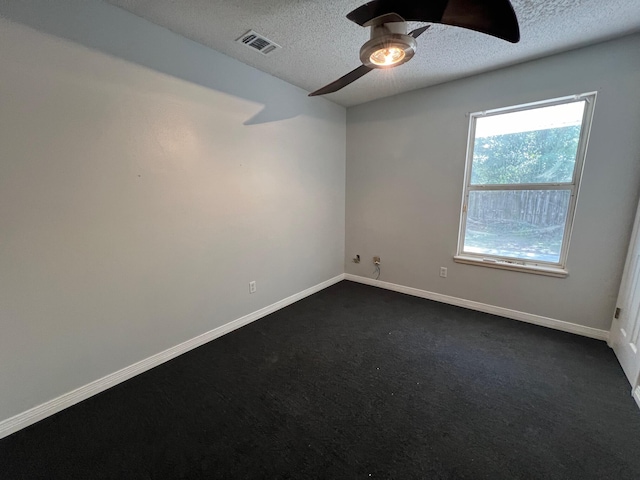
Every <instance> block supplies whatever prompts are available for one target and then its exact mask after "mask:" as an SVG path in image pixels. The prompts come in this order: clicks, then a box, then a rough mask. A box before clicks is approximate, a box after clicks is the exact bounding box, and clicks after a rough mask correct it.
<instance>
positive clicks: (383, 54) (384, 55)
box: [369, 47, 405, 67]
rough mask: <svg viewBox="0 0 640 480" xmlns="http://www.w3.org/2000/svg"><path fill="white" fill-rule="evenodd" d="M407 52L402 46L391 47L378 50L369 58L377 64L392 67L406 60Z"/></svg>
mask: <svg viewBox="0 0 640 480" xmlns="http://www.w3.org/2000/svg"><path fill="white" fill-rule="evenodd" d="M404 57H405V53H404V50H403V49H402V48H398V47H390V48H381V49H379V50H376V51H375V52H373V53H372V54H371V55H370V56H369V60H370V61H371V63H373V64H374V65H376V66H380V67H392V66H394V65H396V64H398V63H400V62H402V60H404Z"/></svg>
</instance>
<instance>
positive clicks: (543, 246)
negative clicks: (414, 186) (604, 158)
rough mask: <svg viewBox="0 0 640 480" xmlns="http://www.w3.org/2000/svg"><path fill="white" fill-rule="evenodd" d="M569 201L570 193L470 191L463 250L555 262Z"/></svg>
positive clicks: (568, 191) (550, 191)
mask: <svg viewBox="0 0 640 480" xmlns="http://www.w3.org/2000/svg"><path fill="white" fill-rule="evenodd" d="M570 199H571V191H570V190H503V191H495V190H492V191H477V190H473V191H471V192H469V203H468V206H467V230H466V232H465V238H464V249H463V251H465V252H468V253H476V254H485V255H492V256H493V255H495V256H500V257H509V258H517V259H521V260H531V261H543V262H552V263H558V262H559V261H560V250H561V248H562V238H563V236H564V227H565V222H566V219H567V211H568V209H569V200H570Z"/></svg>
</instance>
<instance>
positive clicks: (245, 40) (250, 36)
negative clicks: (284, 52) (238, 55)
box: [236, 30, 282, 55]
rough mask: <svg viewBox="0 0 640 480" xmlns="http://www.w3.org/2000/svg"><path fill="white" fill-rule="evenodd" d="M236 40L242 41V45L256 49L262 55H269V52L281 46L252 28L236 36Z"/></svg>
mask: <svg viewBox="0 0 640 480" xmlns="http://www.w3.org/2000/svg"><path fill="white" fill-rule="evenodd" d="M236 42H238V43H242V44H243V45H246V46H247V47H249V48H250V49H252V50H256V51H258V52H260V53H261V54H263V55H269V54H270V53H273V52H275V51H276V50H278V49H280V48H282V47H281V46H280V45H278V44H277V43H275V42H272V41H271V40H269V39H268V38H266V37H264V36H263V35H260V34H259V33H256V32H254V31H253V30H249V31H248V32H247V33H245V34H244V35H242V36H241V37H240V38H238V39H237V40H236Z"/></svg>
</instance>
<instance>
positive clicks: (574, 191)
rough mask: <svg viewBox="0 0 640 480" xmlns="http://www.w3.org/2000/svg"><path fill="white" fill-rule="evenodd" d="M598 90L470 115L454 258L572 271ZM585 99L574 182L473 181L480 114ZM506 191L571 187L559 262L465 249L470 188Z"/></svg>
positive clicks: (544, 272) (488, 264)
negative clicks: (578, 209) (571, 257)
mask: <svg viewBox="0 0 640 480" xmlns="http://www.w3.org/2000/svg"><path fill="white" fill-rule="evenodd" d="M596 96H597V92H589V93H582V94H579V95H571V96H567V97H561V98H554V99H551V100H543V101H540V102H532V103H526V104H523V105H516V106H513V107H503V108H496V109H493V110H486V111H483V112H476V113H472V114H470V115H469V117H470V118H469V136H468V139H467V158H466V166H465V174H464V188H463V194H462V209H461V213H460V229H459V232H458V248H457V253H456V255H455V256H454V257H453V258H454V261H455V262H458V263H466V264H471V265H482V266H485V267H491V268H501V269H506V270H515V271H520V272H527V273H535V274H540V275H549V276H554V277H566V276H568V275H569V272H568V270H567V257H568V254H569V244H570V242H571V234H572V232H573V220H574V218H575V212H576V206H577V203H578V194H579V192H580V183H581V179H582V172H583V170H584V160H585V157H586V155H587V147H588V145H589V137H590V135H591V123H592V120H593V111H594V107H595V103H596ZM581 101H584V102H585V108H584V114H583V118H582V127H581V130H580V140H579V142H578V151H577V153H576V163H575V167H574V169H573V178H572V180H571V182H566V183H540V184H538V183H535V184H534V183H522V184H506V185H505V184H496V185H472V184H471V169H472V166H473V153H474V152H473V149H474V145H475V137H476V121H477V119H478V118H483V117H488V116H493V115H501V114H505V113H513V112H520V111H523V110H532V109H536V108H541V107H550V106H554V105H563V104H567V103H574V102H581ZM491 190H494V191H505V190H569V191H570V192H571V198H570V200H569V207H568V211H567V218H566V221H565V230H564V236H563V240H562V246H561V250H560V260H559V261H558V262H557V263H554V262H545V261H540V260H536V261H531V260H524V259H514V258H512V257H502V256H497V255H486V254H480V253H477V254H476V253H470V252H465V251H464V238H465V232H466V226H467V205H468V204H469V192H472V191H491Z"/></svg>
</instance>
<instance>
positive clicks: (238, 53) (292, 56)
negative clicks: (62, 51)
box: [106, 0, 640, 106]
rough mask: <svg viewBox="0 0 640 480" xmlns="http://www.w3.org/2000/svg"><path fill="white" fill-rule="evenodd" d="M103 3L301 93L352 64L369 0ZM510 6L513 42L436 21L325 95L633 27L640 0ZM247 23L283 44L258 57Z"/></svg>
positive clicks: (384, 90) (336, 97)
mask: <svg viewBox="0 0 640 480" xmlns="http://www.w3.org/2000/svg"><path fill="white" fill-rule="evenodd" d="M106 1H108V2H109V3H112V4H114V5H117V6H120V7H122V8H124V9H126V10H129V11H130V12H133V13H134V14H136V15H138V16H140V17H143V18H145V19H147V20H149V21H151V22H153V23H156V24H158V25H162V26H164V27H166V28H168V29H170V30H172V31H174V32H176V33H178V34H180V35H182V36H184V37H187V38H190V39H192V40H195V41H196V42H199V43H202V44H204V45H207V46H209V47H211V48H213V49H215V50H218V51H219V52H222V53H225V54H227V55H229V56H231V57H234V58H236V59H238V60H240V61H241V62H243V63H246V64H248V65H251V66H253V67H256V68H258V69H259V70H262V71H264V72H267V73H270V74H272V75H274V76H276V77H279V78H281V79H283V80H285V81H287V82H289V83H292V84H293V85H297V86H299V87H301V88H303V89H304V90H307V91H313V90H316V89H318V88H320V87H322V86H324V85H325V84H327V83H329V82H332V81H333V80H336V79H337V78H338V77H341V76H342V75H344V74H345V73H347V72H349V71H350V70H352V69H354V68H355V67H357V66H359V65H360V61H359V58H358V55H359V50H360V46H361V45H362V44H363V43H364V42H365V41H366V40H368V38H369V37H368V29H365V28H362V27H360V26H358V25H356V24H355V23H352V22H351V21H349V20H347V18H346V17H345V15H346V14H347V13H349V12H350V11H351V10H353V9H354V8H356V7H358V6H360V5H361V4H363V3H366V0H226V1H225V0H106ZM512 4H513V6H514V9H515V11H516V14H517V16H518V19H519V22H520V31H521V36H522V39H521V41H520V43H518V44H515V45H514V44H511V43H507V42H504V41H502V40H498V39H495V38H493V37H489V36H487V35H482V34H480V33H476V32H471V31H468V30H464V29H460V28H455V27H445V26H442V25H434V26H433V27H432V28H431V29H430V30H428V31H427V32H426V33H425V34H424V35H422V36H421V37H420V39H419V40H418V52H417V54H416V56H415V57H414V58H413V59H412V60H411V61H410V62H409V63H407V64H405V65H402V66H400V67H397V68H395V69H392V70H387V71H374V72H371V73H370V74H369V75H367V76H365V77H363V78H361V79H360V80H358V81H357V82H355V83H353V84H352V85H350V86H348V87H346V88H344V89H343V90H341V91H339V92H337V93H333V94H331V95H328V96H327V98H329V99H330V100H332V101H334V102H336V103H339V104H341V105H344V106H351V105H357V104H359V103H364V102H367V101H370V100H374V99H376V98H381V97H386V96H389V95H394V94H396V93H400V92H406V91H409V90H414V89H416V88H421V87H426V86H429V85H435V84H438V83H442V82H446V81H449V80H453V79H456V78H461V77H465V76H469V75H473V74H475V73H479V72H483V71H487V70H492V69H495V68H499V67H502V66H506V65H512V64H515V63H520V62H523V61H526V60H530V59H533V58H538V57H542V56H545V55H549V54H552V53H557V52H561V51H565V50H570V49H572V48H576V47H579V46H583V45H588V44H591V43H596V42H599V41H602V40H606V39H610V38H615V37H618V36H622V35H625V34H628V33H632V32H636V31H640V0H512ZM419 25H421V24H417V23H416V24H413V23H412V24H410V28H413V27H415V26H419ZM249 29H253V30H255V31H257V32H258V33H260V34H262V35H264V36H266V37H267V38H269V39H270V40H272V41H274V42H276V43H278V44H280V45H281V46H282V47H283V48H282V49H281V50H279V51H277V52H275V53H273V54H272V55H270V56H263V55H261V54H260V53H258V52H254V51H252V50H250V49H248V48H246V47H245V46H243V45H240V44H238V43H236V42H235V40H236V38H238V37H239V36H240V35H242V34H244V33H245V32H246V31H247V30H249ZM639 57H640V54H639Z"/></svg>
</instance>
